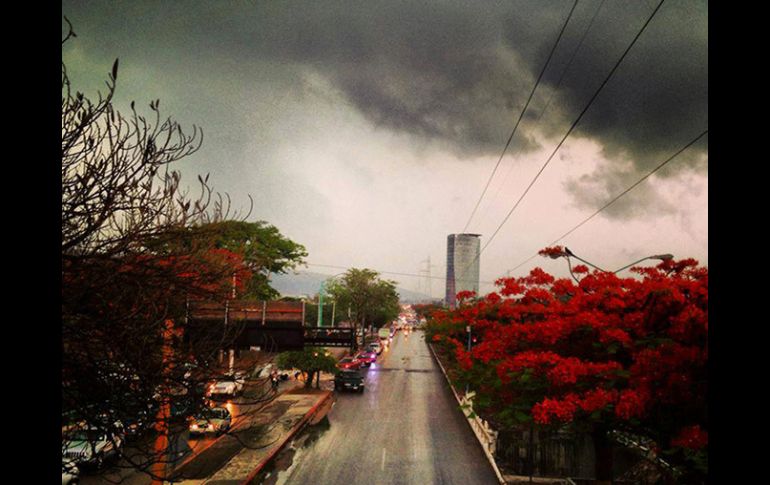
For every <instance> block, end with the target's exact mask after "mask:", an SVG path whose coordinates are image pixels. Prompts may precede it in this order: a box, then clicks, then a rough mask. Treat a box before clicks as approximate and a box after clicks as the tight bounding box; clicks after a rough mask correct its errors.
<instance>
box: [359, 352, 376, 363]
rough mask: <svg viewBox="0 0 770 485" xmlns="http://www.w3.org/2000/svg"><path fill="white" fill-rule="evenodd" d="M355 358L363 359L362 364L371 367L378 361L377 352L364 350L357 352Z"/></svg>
mask: <svg viewBox="0 0 770 485" xmlns="http://www.w3.org/2000/svg"><path fill="white" fill-rule="evenodd" d="M355 358H356V359H358V360H360V361H361V365H362V366H366V367H369V366H371V365H372V364H373V363H375V362H376V361H377V353H376V352H370V351H368V350H363V351H361V352H359V353H357V354H356V356H355Z"/></svg>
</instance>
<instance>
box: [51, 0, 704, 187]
mask: <svg viewBox="0 0 770 485" xmlns="http://www.w3.org/2000/svg"><path fill="white" fill-rule="evenodd" d="M599 4H600V1H599V0H591V1H581V2H580V3H579V4H578V6H577V8H576V10H575V13H574V16H573V18H572V20H571V21H570V24H569V25H568V27H567V30H566V31H565V34H564V38H563V39H562V42H561V43H560V45H559V48H558V50H557V51H556V54H555V56H554V59H553V61H552V65H551V66H550V67H549V69H548V70H547V71H546V75H545V78H544V82H543V83H542V85H541V88H539V89H538V93H537V94H536V97H535V100H534V101H533V104H532V105H531V106H530V111H528V113H527V117H526V118H525V123H524V124H523V125H522V126H521V127H520V130H519V136H517V138H516V139H515V140H514V143H513V145H512V147H511V149H510V150H509V151H510V152H526V151H530V150H532V149H534V148H536V147H537V144H536V142H535V141H534V139H533V138H532V135H533V133H535V132H536V131H542V132H544V133H546V134H547V135H549V136H550V137H553V138H554V139H560V138H561V136H562V135H563V134H564V133H565V132H566V129H567V128H568V127H569V125H570V124H571V123H572V121H573V120H574V119H575V118H576V117H577V115H578V113H579V112H580V111H581V110H582V109H583V107H584V106H585V104H586V102H587V101H588V99H589V97H590V96H591V95H592V94H593V92H594V90H595V89H596V88H597V87H598V85H599V83H600V82H601V81H602V79H603V78H604V76H605V75H606V74H607V73H608V72H609V70H610V69H611V67H612V65H613V64H614V63H615V61H616V60H617V59H618V58H619V56H620V55H621V53H622V52H623V50H624V49H625V48H626V46H627V45H628V44H629V43H630V42H631V40H632V38H633V37H634V35H635V34H636V33H637V32H638V30H639V29H640V28H641V26H642V24H643V23H644V21H645V19H646V18H647V17H648V15H649V14H650V13H651V12H652V10H653V8H654V6H655V5H656V4H657V2H653V1H649V2H642V1H637V0H633V1H631V0H629V1H625V2H615V1H612V2H605V3H604V4H603V5H602V9H601V11H600V12H599V14H598V16H597V18H596V21H595V23H594V25H593V26H592V28H591V31H590V32H589V33H588V36H587V37H586V40H585V43H584V45H583V46H582V47H581V49H580V51H579V52H578V53H577V56H576V58H575V60H574V62H573V65H572V67H571V68H570V69H569V71H567V73H566V76H565V77H564V81H563V82H562V83H561V85H559V86H558V90H557V91H556V92H555V98H554V102H553V103H552V104H551V105H550V107H549V108H548V111H547V112H546V113H545V116H543V118H542V119H541V122H540V123H539V124H535V123H534V121H535V120H537V118H538V117H539V115H540V112H541V111H542V108H543V106H544V104H545V100H546V99H547V98H548V97H549V96H550V93H551V92H552V90H556V89H557V86H556V82H557V79H558V78H559V76H560V74H561V72H562V70H563V69H564V67H565V65H566V63H567V60H568V58H569V56H570V54H571V53H572V51H573V49H574V48H575V47H576V45H577V43H578V40H579V39H580V37H581V36H582V35H583V32H584V30H585V28H586V26H587V25H588V23H589V20H590V19H591V17H592V16H593V15H594V13H595V12H596V9H597V7H598V6H599ZM571 6H572V2H569V1H565V0H558V1H557V0H554V1H534V0H531V1H530V0H527V1H524V0H521V1H501V2H397V1H388V2H360V1H352V2H288V1H262V2H243V3H240V2H239V3H233V2H229V3H224V2H202V3H194V2H179V3H175V4H172V3H170V2H149V3H144V2H121V3H120V4H112V3H110V4H109V5H101V6H94V5H92V4H91V3H88V4H85V3H84V4H80V3H72V4H70V3H68V2H64V4H63V7H64V8H63V9H64V12H65V14H66V13H67V11H68V7H72V10H75V11H76V12H73V14H72V15H70V17H71V18H72V17H77V16H78V15H80V16H82V17H86V18H89V17H90V18H91V19H96V18H99V19H100V20H99V21H100V22H103V23H104V30H105V32H109V35H108V36H107V39H109V40H108V41H107V42H105V43H104V44H103V45H102V46H101V47H100V48H103V49H109V48H110V47H112V48H118V47H119V46H121V45H124V44H125V43H126V42H127V41H129V40H130V42H131V43H133V44H134V47H135V48H136V49H139V50H144V51H146V52H148V55H152V56H155V57H157V58H159V59H163V62H184V61H180V59H187V62H192V60H194V59H195V57H196V56H211V55H217V56H222V57H228V58H232V59H234V60H235V61H237V62H239V63H249V62H250V61H253V60H260V61H269V62H273V63H275V64H276V65H295V66H297V65H299V66H302V68H303V69H308V70H311V71H313V72H315V73H319V74H321V75H322V76H324V77H325V78H326V79H328V80H329V81H330V82H331V83H332V85H333V86H334V87H335V88H336V89H337V90H339V92H340V93H341V95H342V96H343V97H344V98H346V99H347V100H348V101H349V103H350V104H352V105H353V106H354V107H355V108H356V109H357V110H359V111H360V112H361V113H363V114H364V115H365V116H366V117H367V118H368V119H369V120H370V121H371V122H372V123H374V124H376V125H377V126H379V127H383V128H386V129H389V130H392V131H395V132H400V133H408V134H411V135H413V136H416V137H420V138H425V139H428V140H431V141H434V142H436V143H439V144H441V145H442V146H444V147H445V148H447V149H450V150H452V151H454V152H455V153H457V154H459V155H462V156H478V155H487V156H489V155H495V156H496V155H498V154H499V153H500V151H501V150H502V147H503V146H504V144H505V141H506V139H507V138H508V135H509V134H510V130H511V129H512V127H513V124H514V123H515V120H516V118H517V117H518V115H519V112H520V110H521V108H522V107H523V105H524V102H525V100H526V98H527V96H528V94H529V91H530V89H531V88H532V86H533V84H534V81H535V79H536V78H537V75H538V73H539V71H540V69H541V68H542V66H543V64H544V62H545V59H546V57H547V54H548V52H549V50H550V48H551V46H552V43H553V42H554V40H555V39H556V36H557V34H558V32H559V29H560V28H561V26H562V24H563V22H564V21H565V19H566V18H567V14H568V12H569V9H570V8H571ZM116 9H117V10H120V12H116V11H115V10H116ZM110 16H112V17H110ZM109 18H113V19H114V20H112V21H110V20H106V19H109ZM707 20H708V16H707V3H706V2H693V1H687V2H684V1H675V0H669V1H668V2H666V3H664V5H663V7H662V8H661V10H660V11H659V12H658V14H657V16H656V17H655V18H654V19H653V21H652V23H651V24H650V26H649V27H648V29H647V31H646V32H645V33H644V34H643V36H642V37H641V38H640V40H639V42H638V43H637V45H635V46H634V48H633V49H632V51H631V52H630V54H629V56H628V57H627V59H626V60H625V61H624V62H623V64H622V65H621V68H620V69H619V70H618V71H617V73H616V75H615V76H614V77H613V79H612V80H611V82H610V83H609V84H608V85H607V86H606V87H605V88H604V90H603V92H602V93H601V95H600V96H599V98H598V99H597V100H596V102H595V103H594V104H593V105H592V106H591V108H590V110H589V111H588V112H587V114H586V116H585V117H584V119H583V120H582V121H581V123H580V125H579V126H578V130H577V131H576V132H575V135H573V136H581V137H587V138H590V139H593V140H595V141H597V142H598V143H599V144H600V145H601V146H602V148H603V151H604V154H605V156H607V157H608V158H610V159H615V158H617V159H619V160H623V161H630V162H631V163H632V165H633V167H635V168H636V170H637V171H638V172H639V173H643V172H645V171H646V170H648V169H649V168H650V167H652V166H654V165H656V164H657V163H659V162H660V161H661V160H662V159H664V158H665V157H667V156H668V155H669V154H671V153H673V152H674V151H676V150H677V149H678V148H679V147H681V146H682V145H683V144H684V143H686V142H687V141H689V139H690V138H692V137H693V136H694V135H695V134H697V133H699V132H700V131H702V130H703V129H705V128H706V127H707V123H708V116H707V97H708V83H707V73H708V58H707ZM160 46H163V48H159V47H160ZM150 52H154V53H153V54H150ZM201 75H202V76H203V77H205V76H211V75H216V73H201ZM549 146H550V145H549ZM689 159H690V160H695V159H699V157H697V156H691V157H690V158H689ZM683 160H684V161H685V162H686V161H687V159H683ZM679 163H682V162H681V161H680V162H679ZM602 175H603V180H606V184H605V188H606V189H609V188H611V187H613V186H615V185H617V183H618V181H619V180H621V179H622V178H623V177H625V175H621V174H620V173H619V172H617V171H614V170H612V168H611V167H610V169H608V170H604V171H603V172H602ZM584 189H585V187H583V186H582V184H580V183H577V184H574V186H573V188H572V190H574V192H575V193H576V194H579V193H580V191H581V190H584Z"/></svg>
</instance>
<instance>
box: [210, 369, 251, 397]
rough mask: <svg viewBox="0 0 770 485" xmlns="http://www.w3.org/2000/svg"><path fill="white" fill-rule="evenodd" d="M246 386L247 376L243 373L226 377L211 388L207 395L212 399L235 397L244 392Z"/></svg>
mask: <svg viewBox="0 0 770 485" xmlns="http://www.w3.org/2000/svg"><path fill="white" fill-rule="evenodd" d="M245 385H246V376H245V374H244V373H242V372H236V373H235V374H232V375H229V376H225V377H223V378H221V379H219V380H218V381H216V382H214V383H213V384H211V386H209V389H208V391H207V392H206V395H207V396H208V397H210V398H212V399H217V398H221V397H235V396H237V395H239V394H241V393H242V392H243V388H244V386H245Z"/></svg>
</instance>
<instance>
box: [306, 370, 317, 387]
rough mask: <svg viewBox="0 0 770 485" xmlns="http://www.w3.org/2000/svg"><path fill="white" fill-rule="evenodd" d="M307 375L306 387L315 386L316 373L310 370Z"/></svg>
mask: <svg viewBox="0 0 770 485" xmlns="http://www.w3.org/2000/svg"><path fill="white" fill-rule="evenodd" d="M306 375H307V379H305V389H310V388H311V387H312V386H313V376H314V375H315V373H313V372H308V373H307V374H306Z"/></svg>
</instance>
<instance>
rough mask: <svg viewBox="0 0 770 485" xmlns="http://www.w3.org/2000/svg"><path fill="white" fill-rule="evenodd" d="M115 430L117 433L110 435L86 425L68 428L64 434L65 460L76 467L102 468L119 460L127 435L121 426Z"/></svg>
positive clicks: (79, 424) (80, 424)
mask: <svg viewBox="0 0 770 485" xmlns="http://www.w3.org/2000/svg"><path fill="white" fill-rule="evenodd" d="M116 424H117V423H116ZM114 428H116V431H115V432H114V433H111V434H108V433H107V432H105V431H104V430H103V429H101V428H98V427H96V426H90V425H88V424H86V423H78V424H75V425H72V426H68V427H67V428H65V429H64V430H63V432H62V441H63V443H62V446H63V451H64V453H63V454H64V458H65V459H69V460H71V461H72V462H74V463H75V465H90V466H95V467H97V468H101V466H102V465H103V464H104V463H105V462H106V461H108V460H112V459H115V458H117V457H118V454H119V451H120V450H122V448H123V442H124V439H125V434H124V433H123V432H121V431H120V426H115V427H114Z"/></svg>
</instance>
